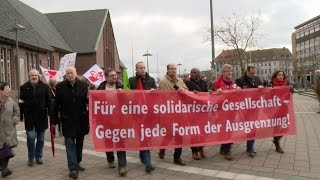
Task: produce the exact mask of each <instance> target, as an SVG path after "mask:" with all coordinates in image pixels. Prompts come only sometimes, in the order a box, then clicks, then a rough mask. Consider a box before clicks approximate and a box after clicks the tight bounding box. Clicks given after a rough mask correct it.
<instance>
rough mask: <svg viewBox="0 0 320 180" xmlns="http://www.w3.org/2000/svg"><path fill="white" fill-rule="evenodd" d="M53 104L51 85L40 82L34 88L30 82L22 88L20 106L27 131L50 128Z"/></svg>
mask: <svg viewBox="0 0 320 180" xmlns="http://www.w3.org/2000/svg"><path fill="white" fill-rule="evenodd" d="M51 104H52V101H51V97H50V87H49V85H47V84H45V83H43V82H42V81H39V83H38V84H37V85H36V86H35V87H33V86H32V84H31V83H30V82H29V81H28V82H26V83H24V84H23V85H22V86H20V98H19V106H20V107H21V113H22V114H23V116H24V124H25V129H26V130H27V131H32V130H33V127H35V130H37V131H44V130H46V129H47V128H48V112H49V110H50V106H51Z"/></svg>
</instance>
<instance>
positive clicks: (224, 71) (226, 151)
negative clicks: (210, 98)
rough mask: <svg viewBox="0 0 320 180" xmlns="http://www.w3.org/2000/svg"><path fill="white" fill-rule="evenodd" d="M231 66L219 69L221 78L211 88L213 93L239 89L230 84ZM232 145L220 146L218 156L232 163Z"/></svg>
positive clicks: (225, 65) (232, 83) (226, 65)
mask: <svg viewBox="0 0 320 180" xmlns="http://www.w3.org/2000/svg"><path fill="white" fill-rule="evenodd" d="M232 70H233V68H232V66H231V65H230V64H224V65H223V66H222V68H221V76H220V77H218V78H217V80H216V82H215V83H214V86H213V91H218V92H219V93H221V92H222V91H223V90H228V89H240V88H239V87H237V85H236V84H235V83H234V82H232ZM231 145H232V143H227V144H221V146H220V154H221V155H223V156H224V158H225V159H226V160H228V161H232V160H233V159H234V157H233V156H232V153H231Z"/></svg>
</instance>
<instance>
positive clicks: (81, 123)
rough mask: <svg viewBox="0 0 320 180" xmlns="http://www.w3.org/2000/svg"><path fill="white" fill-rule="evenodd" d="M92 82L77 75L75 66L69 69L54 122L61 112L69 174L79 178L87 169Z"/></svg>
mask: <svg viewBox="0 0 320 180" xmlns="http://www.w3.org/2000/svg"><path fill="white" fill-rule="evenodd" d="M87 94H88V84H87V83H85V82H84V81H81V80H79V79H78V78H77V71H76V68H74V67H68V68H67V69H66V79H65V80H64V81H62V82H61V83H59V84H58V85H57V87H56V97H55V102H54V108H53V112H52V118H50V120H51V122H50V123H51V124H53V125H55V124H56V120H57V119H58V114H60V121H61V123H62V134H63V136H64V140H65V141H64V142H65V145H66V153H67V160H68V169H69V171H70V173H69V177H70V178H72V179H77V178H78V172H79V171H84V170H85V168H83V167H81V166H80V162H81V160H82V149H83V141H84V136H85V135H86V134H88V133H89V113H88V110H87V105H88V98H87Z"/></svg>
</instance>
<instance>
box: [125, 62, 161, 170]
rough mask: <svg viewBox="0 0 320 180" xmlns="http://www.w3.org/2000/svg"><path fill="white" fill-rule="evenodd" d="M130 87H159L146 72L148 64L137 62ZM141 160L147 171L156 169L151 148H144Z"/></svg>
mask: <svg viewBox="0 0 320 180" xmlns="http://www.w3.org/2000/svg"><path fill="white" fill-rule="evenodd" d="M129 83H130V88H131V89H136V90H155V89H157V86H156V82H155V80H154V79H153V78H152V77H151V76H149V74H148V73H147V72H146V66H145V64H144V63H143V62H141V61H140V62H138V63H137V64H136V76H134V77H130V78H129ZM139 157H140V160H141V162H142V163H143V164H144V165H145V166H146V172H147V173H150V172H151V171H152V170H154V167H153V166H152V164H151V155H150V150H142V151H140V153H139Z"/></svg>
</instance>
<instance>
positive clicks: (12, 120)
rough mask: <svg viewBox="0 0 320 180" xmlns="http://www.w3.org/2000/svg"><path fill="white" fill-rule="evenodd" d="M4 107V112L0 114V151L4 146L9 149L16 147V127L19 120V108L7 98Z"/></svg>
mask: <svg viewBox="0 0 320 180" xmlns="http://www.w3.org/2000/svg"><path fill="white" fill-rule="evenodd" d="M4 107H5V110H4V112H2V113H0V149H2V148H3V145H4V144H6V145H7V146H9V147H15V146H17V145H18V139H17V130H16V125H17V124H18V123H19V120H20V110H19V106H18V104H17V103H16V102H15V101H14V100H13V99H11V98H9V99H8V101H7V102H6V103H5V104H4Z"/></svg>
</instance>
